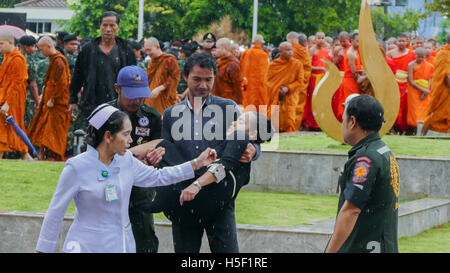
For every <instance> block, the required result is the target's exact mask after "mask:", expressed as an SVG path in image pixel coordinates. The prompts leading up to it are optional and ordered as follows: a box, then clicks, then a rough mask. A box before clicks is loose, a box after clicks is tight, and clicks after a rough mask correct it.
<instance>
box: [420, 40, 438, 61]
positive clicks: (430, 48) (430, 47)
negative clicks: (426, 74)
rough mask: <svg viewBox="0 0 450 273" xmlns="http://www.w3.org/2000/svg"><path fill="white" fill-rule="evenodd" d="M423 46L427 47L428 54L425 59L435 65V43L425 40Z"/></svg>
mask: <svg viewBox="0 0 450 273" xmlns="http://www.w3.org/2000/svg"><path fill="white" fill-rule="evenodd" d="M423 47H424V48H425V50H426V52H427V54H426V57H425V61H427V62H429V63H430V64H432V65H434V59H435V58H436V57H435V56H433V43H432V42H425V43H424V44H423Z"/></svg>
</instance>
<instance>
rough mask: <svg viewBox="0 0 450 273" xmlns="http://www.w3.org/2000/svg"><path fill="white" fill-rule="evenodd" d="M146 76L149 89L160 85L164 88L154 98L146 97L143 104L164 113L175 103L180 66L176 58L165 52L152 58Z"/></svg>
mask: <svg viewBox="0 0 450 273" xmlns="http://www.w3.org/2000/svg"><path fill="white" fill-rule="evenodd" d="M147 76H148V86H149V87H150V90H153V89H155V88H156V87H158V86H161V85H163V86H164V87H165V90H164V91H161V92H160V93H159V95H158V96H157V97H155V98H153V97H151V98H146V99H145V104H147V105H148V106H151V107H153V108H155V109H156V110H158V112H160V113H164V110H165V109H166V108H168V107H170V106H172V105H175V104H176V103H177V86H178V82H179V81H180V66H179V65H178V61H177V59H176V58H175V56H173V55H172V54H167V53H163V54H162V55H161V56H159V57H154V58H152V59H151V60H150V62H149V63H148V68H147Z"/></svg>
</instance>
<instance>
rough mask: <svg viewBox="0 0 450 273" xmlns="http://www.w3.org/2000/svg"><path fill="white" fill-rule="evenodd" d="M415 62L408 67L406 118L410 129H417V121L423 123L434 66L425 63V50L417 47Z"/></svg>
mask: <svg viewBox="0 0 450 273" xmlns="http://www.w3.org/2000/svg"><path fill="white" fill-rule="evenodd" d="M415 55H416V60H415V61H413V62H411V63H410V64H409V66H408V95H407V96H408V116H407V122H408V126H410V127H417V121H423V120H424V119H425V117H426V115H427V107H428V104H429V102H430V97H431V96H429V94H430V90H429V89H430V84H431V78H432V76H433V72H434V66H433V65H432V64H430V63H428V62H427V61H425V58H426V50H425V49H424V48H423V47H418V48H416V50H415Z"/></svg>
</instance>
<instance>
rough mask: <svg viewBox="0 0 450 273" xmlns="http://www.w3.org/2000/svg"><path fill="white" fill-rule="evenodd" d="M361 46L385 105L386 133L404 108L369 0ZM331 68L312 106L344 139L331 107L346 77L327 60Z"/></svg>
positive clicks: (362, 17)
mask: <svg viewBox="0 0 450 273" xmlns="http://www.w3.org/2000/svg"><path fill="white" fill-rule="evenodd" d="M359 50H360V55H361V62H362V64H363V67H364V71H365V73H366V74H367V77H368V79H369V81H370V83H371V84H372V87H373V90H374V94H375V97H376V98H377V99H378V100H379V101H380V103H381V104H382V105H383V108H384V119H385V120H386V122H385V123H384V125H383V127H382V128H381V130H380V135H385V134H386V133H387V132H388V131H389V130H390V129H391V128H392V126H393V125H394V123H395V120H396V119H397V115H398V111H399V108H400V92H399V89H398V84H397V81H396V80H395V76H394V73H392V70H391V69H390V67H389V66H388V64H387V63H386V59H385V56H384V55H383V54H382V53H381V50H380V48H379V46H378V41H377V39H376V35H375V32H374V30H373V24H372V18H371V16H370V3H369V0H362V2H361V10H360V14H359ZM324 62H325V64H326V66H327V72H326V73H325V76H324V77H323V79H322V80H321V81H320V83H319V84H318V85H317V86H316V88H315V90H314V93H313V96H312V101H311V104H312V110H313V114H314V118H315V120H316V122H317V124H318V125H319V126H320V128H321V129H322V131H324V132H325V133H326V134H327V135H328V136H330V137H332V138H333V139H335V140H337V141H340V142H344V140H343V137H342V124H341V123H340V122H339V121H338V120H337V118H336V117H335V115H334V113H333V110H332V108H331V99H332V97H333V94H334V92H335V91H336V90H337V89H338V88H339V86H340V84H341V81H342V78H341V77H340V75H339V70H338V69H337V67H336V66H335V65H334V64H333V63H331V62H329V61H325V60H324Z"/></svg>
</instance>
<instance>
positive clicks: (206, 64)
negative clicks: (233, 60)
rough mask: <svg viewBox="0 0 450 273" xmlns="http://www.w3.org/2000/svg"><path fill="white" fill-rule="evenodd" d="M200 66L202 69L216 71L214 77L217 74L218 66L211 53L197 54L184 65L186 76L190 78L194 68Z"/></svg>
mask: <svg viewBox="0 0 450 273" xmlns="http://www.w3.org/2000/svg"><path fill="white" fill-rule="evenodd" d="M196 65H198V66H199V67H201V68H206V69H209V70H212V71H214V75H216V74H217V64H216V60H215V59H214V58H213V56H212V55H211V54H209V53H195V54H192V55H191V56H190V57H189V58H188V59H187V60H186V63H185V65H184V75H185V76H186V77H188V76H189V73H190V72H191V71H192V69H193V68H194V66H196Z"/></svg>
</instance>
